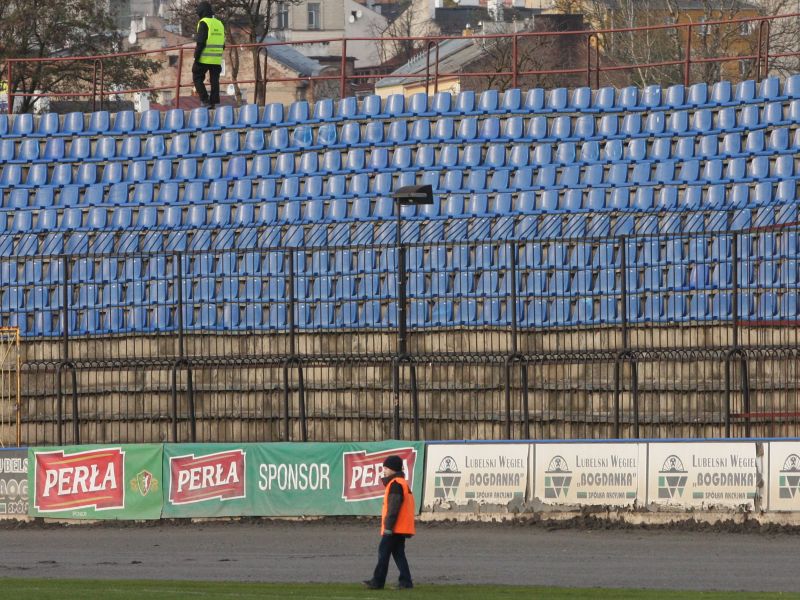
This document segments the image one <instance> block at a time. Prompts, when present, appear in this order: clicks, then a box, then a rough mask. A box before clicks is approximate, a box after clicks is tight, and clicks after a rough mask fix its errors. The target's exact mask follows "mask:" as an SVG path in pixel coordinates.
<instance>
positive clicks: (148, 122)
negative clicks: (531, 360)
mask: <svg viewBox="0 0 800 600" xmlns="http://www.w3.org/2000/svg"><path fill="white" fill-rule="evenodd" d="M798 79H799V78H798V77H797V76H792V77H789V78H788V79H787V80H786V82H785V84H784V85H783V87H781V84H780V80H779V79H777V78H775V77H768V78H766V79H764V80H762V82H761V83H760V84H758V85H757V84H756V83H755V82H754V81H752V80H749V81H743V82H741V83H739V84H737V85H736V86H735V88H734V86H732V85H731V83H730V82H728V81H721V82H718V83H716V84H714V85H713V86H712V87H711V88H710V89H709V87H708V85H707V84H706V83H698V84H695V85H692V86H690V87H689V88H688V89H687V88H685V87H684V86H683V85H674V86H671V87H670V88H668V89H667V90H662V88H661V87H659V86H655V85H651V86H648V87H645V88H643V89H641V90H640V89H638V88H636V87H633V86H631V87H627V88H623V89H621V90H616V89H614V88H610V87H608V88H601V89H599V90H597V91H595V92H593V91H592V90H591V89H590V88H587V87H584V88H577V89H575V90H572V91H570V90H567V89H566V88H557V89H553V90H549V91H545V90H543V89H541V88H535V89H531V90H528V91H527V92H526V93H523V92H522V91H521V90H519V89H511V90H507V91H506V92H504V93H502V94H500V93H499V92H498V91H497V90H487V91H486V92H483V93H482V94H480V95H479V96H477V95H476V94H475V92H472V91H464V92H461V93H460V94H458V95H457V96H456V97H455V98H454V97H453V96H452V95H451V94H450V93H449V92H441V93H437V94H435V95H434V96H431V97H428V96H426V95H425V94H424V93H418V94H415V95H413V96H410V97H409V98H407V99H406V98H404V97H403V96H402V95H399V94H395V95H392V96H389V97H388V98H386V99H385V100H382V99H381V98H380V97H378V96H375V95H373V96H367V97H366V98H364V99H363V100H362V101H360V102H359V101H358V100H357V99H356V98H353V97H348V98H344V99H342V100H340V101H339V102H338V106H335V105H334V104H335V103H334V101H333V100H331V99H326V100H321V101H319V102H317V103H316V104H315V105H314V108H313V110H312V109H311V107H310V106H309V104H308V102H306V101H304V100H301V101H297V102H294V103H292V104H291V105H290V106H289V107H288V109H286V110H285V109H284V106H283V105H281V104H276V103H273V104H269V105H267V106H266V107H264V108H263V109H261V108H259V107H258V106H256V105H246V106H244V107H242V108H241V109H239V110H238V111H235V110H234V109H233V108H232V107H229V106H220V107H218V108H217V109H216V110H215V111H214V114H213V116H212V115H210V114H209V111H208V110H206V109H205V108H199V109H194V110H192V111H191V112H190V113H189V115H188V117H187V116H186V113H185V112H184V111H182V110H179V109H173V110H170V111H167V112H166V113H164V115H163V120H162V115H161V113H160V112H158V111H155V110H149V111H145V112H144V113H142V114H141V116H140V117H139V119H138V121H137V119H136V115H135V114H134V113H133V112H132V111H122V112H119V113H117V114H116V115H115V117H114V118H113V119H112V118H111V115H110V114H109V113H108V112H106V111H98V112H94V113H92V114H90V115H89V116H88V119H87V117H86V116H85V115H84V114H83V113H77V112H76V113H69V114H68V115H65V116H64V118H63V119H62V118H60V117H59V115H57V114H55V113H47V114H45V115H42V116H41V117H40V118H39V119H38V123H37V122H36V120H35V119H34V117H33V115H30V114H21V115H15V116H14V118H13V119H12V120H11V122H10V123H9V119H8V117H7V116H6V115H1V116H0V137H26V136H41V137H49V136H59V135H60V136H75V135H84V134H85V135H99V134H105V133H114V134H126V133H138V134H153V133H180V132H184V131H202V130H207V129H221V128H229V127H240V128H244V127H253V126H263V127H273V126H276V125H296V124H302V123H319V122H325V121H334V120H347V119H355V120H369V119H396V118H404V117H422V116H433V115H445V116H446V115H481V114H483V115H492V114H509V113H510V114H513V113H527V114H537V113H549V112H571V113H583V112H615V111H642V110H658V109H664V110H668V109H683V108H704V107H720V106H722V107H724V106H731V105H737V104H749V103H758V102H770V101H780V100H786V99H790V98H800V81H798ZM112 121H113V123H112Z"/></svg>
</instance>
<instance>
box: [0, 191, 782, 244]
mask: <svg viewBox="0 0 800 600" xmlns="http://www.w3.org/2000/svg"><path fill="white" fill-rule="evenodd" d="M245 206H248V207H250V208H251V209H252V205H245ZM270 206H273V207H274V206H275V205H274V204H266V205H263V207H270ZM174 208H177V207H169V208H168V209H167V211H165V215H167V216H166V217H165V218H161V219H159V217H158V213H157V211H155V210H146V209H143V210H142V211H140V212H139V217H138V219H137V221H136V224H135V227H136V230H132V229H130V228H128V227H122V225H123V222H119V221H114V220H113V217H112V223H111V226H110V227H109V228H107V229H103V230H95V231H87V230H79V231H75V230H72V231H71V230H70V229H68V228H67V229H66V230H65V231H64V232H63V233H62V232H61V231H50V232H49V233H47V231H48V230H47V229H41V233H20V234H18V235H5V236H2V237H0V256H14V255H16V256H35V255H37V254H40V255H53V254H60V253H67V254H72V255H75V254H84V253H91V254H110V253H120V254H128V253H133V252H160V251H163V250H166V251H169V252H185V251H209V250H231V249H233V248H240V249H250V248H254V247H262V248H277V247H286V248H297V247H303V246H306V247H310V248H316V247H319V246H324V245H329V246H337V245H338V246H344V245H350V244H360V245H368V244H390V243H394V239H395V231H396V227H395V223H394V222H393V221H385V220H373V221H367V222H362V223H357V222H355V223H337V224H334V225H329V224H327V223H308V224H307V225H305V226H304V225H302V224H297V223H295V224H291V225H286V226H280V225H281V224H280V223H279V222H273V223H272V224H268V225H265V226H262V227H252V226H251V227H239V228H236V229H234V228H233V227H230V226H226V227H225V228H220V227H215V223H214V222H213V221H212V222H210V223H207V224H206V227H205V228H202V229H196V228H191V225H189V224H188V223H182V222H181V221H179V220H178V219H180V218H181V217H182V213H181V212H180V210H177V211H175V210H173V209H174ZM18 214H27V215H30V212H28V211H20V212H19V213H18ZM45 214H47V215H51V214H53V213H52V212H47V211H45ZM115 214H116V213H115ZM192 214H194V215H197V213H196V212H194V211H193V213H192ZM215 214H220V213H215ZM244 214H246V215H248V217H253V216H254V215H253V212H252V211H250V212H249V214H248V213H244ZM274 215H275V213H273V216H274ZM128 216H130V213H128ZM263 216H264V215H263V213H261V214H260V215H259V217H260V218H261V217H263ZM173 217H174V218H175V220H174V221H173V220H171V219H172V218H173ZM198 218H199V217H198ZM796 218H797V206H796V205H784V206H782V207H779V208H777V209H776V208H773V207H761V208H760V209H757V210H756V211H755V212H753V211H751V210H749V209H739V210H736V211H731V212H728V211H710V212H701V211H686V212H677V213H667V214H641V213H639V214H606V213H590V214H572V215H569V214H564V215H560V214H539V215H526V216H523V217H514V216H506V217H498V218H496V219H469V218H467V219H456V220H452V219H438V220H426V221H408V222H406V223H405V224H404V226H403V230H402V234H403V239H404V241H405V242H407V243H412V244H415V243H420V242H421V243H439V242H466V241H472V242H474V241H487V240H513V239H516V240H536V239H555V238H569V239H580V238H583V237H591V238H609V237H619V236H632V235H657V234H661V235H681V234H702V233H705V232H709V233H710V232H725V231H729V230H747V229H750V228H751V227H754V226H760V227H771V226H773V225H775V224H776V223H778V224H780V223H785V224H792V223H794V222H796ZM62 222H63V221H62ZM124 223H128V222H127V221H125V222H124ZM115 224H116V225H118V226H120V227H121V229H117V230H114V229H112V228H111V227H113V226H114V225H115ZM56 225H57V224H56V222H55V221H54V228H55V227H56ZM351 225H352V227H351ZM39 227H41V225H40V224H39V223H38V222H37V225H36V227H34V228H33V229H34V231H36V229H37V228H39Z"/></svg>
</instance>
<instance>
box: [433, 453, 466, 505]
mask: <svg viewBox="0 0 800 600" xmlns="http://www.w3.org/2000/svg"><path fill="white" fill-rule="evenodd" d="M459 483H461V472H460V471H459V470H458V465H457V464H456V461H455V459H454V458H453V457H452V456H445V457H444V458H443V459H442V462H440V463H439V469H438V470H437V471H436V477H435V479H434V490H433V497H434V498H437V499H441V500H454V499H455V497H456V493H457V492H458V484H459Z"/></svg>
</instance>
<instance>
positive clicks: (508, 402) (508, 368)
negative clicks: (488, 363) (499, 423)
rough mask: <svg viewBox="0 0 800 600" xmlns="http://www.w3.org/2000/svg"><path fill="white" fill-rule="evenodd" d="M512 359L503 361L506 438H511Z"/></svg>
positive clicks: (510, 357)
mask: <svg viewBox="0 0 800 600" xmlns="http://www.w3.org/2000/svg"><path fill="white" fill-rule="evenodd" d="M512 360H514V357H513V356H509V357H507V358H506V362H505V388H506V389H505V401H506V406H505V409H506V410H505V413H506V418H505V437H506V439H507V440H510V439H511V361H512Z"/></svg>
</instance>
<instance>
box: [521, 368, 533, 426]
mask: <svg viewBox="0 0 800 600" xmlns="http://www.w3.org/2000/svg"><path fill="white" fill-rule="evenodd" d="M519 366H520V369H521V374H522V382H521V383H522V437H523V438H524V439H526V440H529V439H531V413H530V404H529V398H528V363H527V361H521V362H520V363H519Z"/></svg>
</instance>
